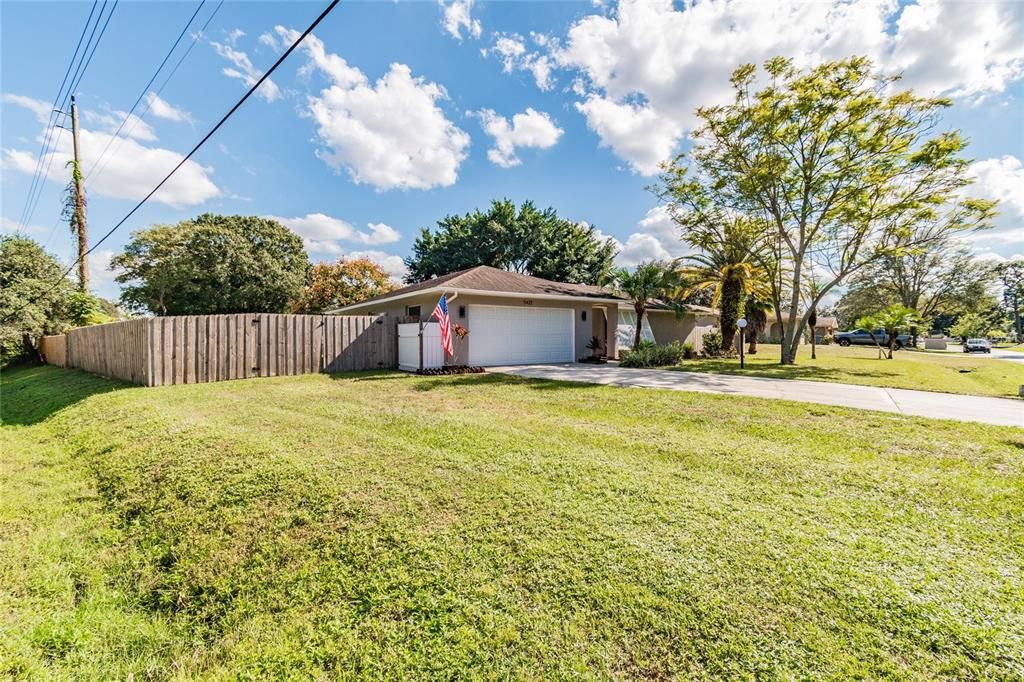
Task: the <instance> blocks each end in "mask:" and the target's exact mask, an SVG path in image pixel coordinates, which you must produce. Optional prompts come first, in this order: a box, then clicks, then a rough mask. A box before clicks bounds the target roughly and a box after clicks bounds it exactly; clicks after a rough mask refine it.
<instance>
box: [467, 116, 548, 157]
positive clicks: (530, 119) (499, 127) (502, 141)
mask: <svg viewBox="0 0 1024 682" xmlns="http://www.w3.org/2000/svg"><path fill="white" fill-rule="evenodd" d="M476 115H477V116H479V117H480V124H481V125H482V126H483V129H484V132H486V133H487V134H488V135H490V136H491V137H492V138H494V147H492V148H491V149H489V150H487V158H488V159H490V160H491V163H493V164H496V165H498V166H501V167H502V168H511V167H513V166H518V165H519V164H520V163H522V161H520V160H519V157H517V156H516V148H517V147H535V148H537V149H548V148H550V147H553V146H554V145H555V144H556V143H557V142H558V138H560V137H561V136H562V133H563V132H564V131H563V130H562V129H561V128H559V127H558V126H557V125H555V122H554V121H552V120H551V117H550V116H548V115H547V114H546V113H544V112H542V111H536V110H534V109H532V108H529V107H527V109H526V111H524V112H523V113H521V114H516V115H514V116H513V117H512V122H511V123H509V120H508V119H507V118H505V117H504V116H499V115H498V114H496V113H495V112H494V111H493V110H492V109H481V110H480V111H479V112H477V114H476Z"/></svg>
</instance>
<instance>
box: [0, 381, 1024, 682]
mask: <svg viewBox="0 0 1024 682" xmlns="http://www.w3.org/2000/svg"><path fill="white" fill-rule="evenodd" d="M2 381H3V383H2V386H0V390H2V400H3V405H2V407H3V422H4V425H3V428H2V430H0V437H2V439H3V440H2V442H0V446H2V449H0V452H2V455H0V457H2V467H0V490H2V491H3V495H2V496H0V677H5V676H7V677H13V678H38V677H55V678H80V679H126V678H129V677H134V679H135V680H141V679H195V678H221V677H228V678H238V677H249V678H282V677H291V678H293V679H308V678H310V677H324V678H331V679H335V678H340V679H346V678H353V677H366V678H390V679H424V678H434V677H440V678H445V679H460V678H461V679H465V678H487V679H515V678H518V679H578V678H581V677H582V678H630V679H636V678H652V679H664V678H681V679H700V678H704V679H711V678H714V679H721V678H744V679H751V678H767V679H777V678H783V679H795V678H800V679H823V678H832V679H842V680H846V679H851V678H880V677H888V678H892V679H922V680H923V679H936V678H945V679H951V678H958V679H999V678H1002V679H1020V678H1021V676H1022V675H1024V659H1022V652H1024V574H1022V570H1024V430H1019V429H1010V428H999V427H990V426H982V425H976V424H965V423H955V422H944V421H929V420H925V419H917V418H908V417H901V416H896V415H890V414H882V413H872V412H859V411H854V410H847V409H840V408H830V407H817V406H815V407H809V406H807V405H802V404H796V403H783V402H776V401H765V400H756V399H744V398H737V397H734V396H715V395H702V394H697V393H681V392H668V391H654V390H640V389H620V388H612V387H599V386H576V385H571V384H564V383H557V382H547V381H528V380H523V379H517V378H512V377H503V376H494V375H476V376H461V377H450V378H432V377H423V378H415V377H410V376H404V375H399V374H391V373H381V374H367V375H362V376H353V377H341V378H330V377H328V376H326V375H310V376H302V377H287V378H277V379H254V380H248V381H235V382H225V383H218V384H206V385H199V386H174V387H163V388H153V389H145V388H129V387H124V386H123V385H119V384H116V383H114V382H111V381H108V380H105V379H101V378H98V377H94V376H90V375H87V374H83V373H80V372H76V371H64V370H59V369H54V368H34V369H21V370H13V371H8V372H6V373H5V374H4V376H3V377H2Z"/></svg>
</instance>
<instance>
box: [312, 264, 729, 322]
mask: <svg viewBox="0 0 1024 682" xmlns="http://www.w3.org/2000/svg"><path fill="white" fill-rule="evenodd" d="M432 289H464V290H468V291H483V292H498V293H514V294H525V295H528V296H541V295H543V296H567V297H572V298H593V299H605V300H607V299H612V300H615V301H621V302H623V303H628V299H627V298H626V297H624V296H622V295H621V294H617V293H615V291H613V290H612V289H608V288H605V287H599V286H594V285H591V284H569V283H566V282H553V281H551V280H549V279H542V278H540V277H534V276H532V275H523V274H521V273H518V272H509V271H508V270H501V269H499V268H492V267H491V266H489V265H478V266H476V267H475V268H469V269H467V270H459V271H458V272H450V273H448V274H447V275H441V276H440V277H434V278H433V279H428V280H424V281H422V282H416V283H415V284H410V285H409V286H406V287H402V288H401V289H396V290H395V291H392V292H390V293H387V294H381V295H379V296H373V297H372V298H368V299H366V300H364V301H359V302H358V303H352V304H350V305H347V306H343V307H342V308H338V309H337V310H329V311H327V312H328V313H333V312H337V311H339V310H345V309H347V308H351V307H355V306H360V307H361V306H363V305H365V304H367V303H374V302H378V301H386V300H389V299H392V298H396V297H399V296H406V295H408V294H413V293H416V292H417V291H430V290H432ZM651 307H652V308H655V309H657V308H667V306H665V305H664V304H661V303H653V302H652V304H651ZM689 308H690V310H691V311H693V312H713V313H714V312H717V311H714V310H712V309H711V308H704V307H703V306H689Z"/></svg>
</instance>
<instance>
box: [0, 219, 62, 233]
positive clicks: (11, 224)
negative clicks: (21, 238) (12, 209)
mask: <svg viewBox="0 0 1024 682" xmlns="http://www.w3.org/2000/svg"><path fill="white" fill-rule="evenodd" d="M20 227H21V223H19V222H18V221H17V220H12V219H11V218H8V217H6V216H0V233H3V234H15V233H17V232H23V233H25V234H34V235H39V236H42V235H44V234H47V233H49V232H50V228H47V227H43V226H42V225H31V224H30V225H26V226H25V227H24V228H23V229H20V230H19V229H18V228H20Z"/></svg>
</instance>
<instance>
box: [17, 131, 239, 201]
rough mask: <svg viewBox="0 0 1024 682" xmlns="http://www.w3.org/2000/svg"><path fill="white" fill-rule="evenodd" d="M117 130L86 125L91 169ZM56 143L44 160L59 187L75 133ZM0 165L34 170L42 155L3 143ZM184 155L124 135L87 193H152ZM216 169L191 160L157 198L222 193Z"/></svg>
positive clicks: (84, 150)
mask: <svg viewBox="0 0 1024 682" xmlns="http://www.w3.org/2000/svg"><path fill="white" fill-rule="evenodd" d="M112 138H113V135H112V134H111V133H108V132H102V131H94V130H90V129H88V128H82V129H81V131H80V135H79V141H80V150H81V157H82V165H83V167H84V168H85V170H86V172H87V173H88V172H89V171H91V170H92V169H93V167H94V166H95V164H96V160H97V159H98V158H99V156H100V154H101V153H102V152H103V150H104V149H105V148H106V147H107V145H108V143H110V142H111V140H112ZM55 144H56V148H55V151H54V152H52V153H51V155H50V156H52V157H53V158H52V161H51V159H50V156H47V157H46V158H44V159H43V164H42V167H43V168H44V169H45V168H49V173H48V175H47V178H48V179H50V180H52V181H54V182H56V183H57V184H58V185H60V186H62V187H63V186H64V185H66V184H67V182H68V180H69V177H70V176H69V171H68V170H67V164H68V162H69V161H70V160H71V158H72V144H71V136H70V135H59V136H57V137H56V138H55ZM2 153H3V157H2V159H0V166H2V167H3V168H4V169H10V170H15V171H18V172H22V173H26V174H28V175H32V174H34V173H35V171H36V165H37V158H36V156H35V155H34V154H33V153H31V152H27V151H23V150H18V149H10V148H4V149H3V150H2ZM181 158H182V155H181V154H179V153H178V152H176V151H173V150H170V149H162V148H159V147H147V146H145V145H143V144H140V143H139V142H138V141H137V140H135V139H131V138H120V141H119V142H117V143H116V144H112V145H110V149H109V151H108V153H107V156H106V157H105V158H104V160H103V164H104V169H103V172H102V173H99V174H97V175H93V176H92V177H91V178H89V179H88V181H87V183H86V190H87V192H96V193H97V194H99V195H101V196H106V197H113V198H117V199H133V200H138V199H141V198H142V197H144V196H145V195H146V194H148V193H149V191H150V190H152V189H153V187H155V186H156V184H157V183H158V182H160V180H162V179H163V177H164V176H165V175H166V174H167V173H168V171H170V170H171V169H172V168H174V166H176V165H177V164H178V162H179V161H181ZM212 173H213V169H212V168H209V167H205V166H201V165H199V164H198V163H196V162H195V161H191V160H190V161H186V162H185V164H184V165H183V166H182V167H181V168H180V169H178V172H177V173H175V174H174V175H173V176H172V177H171V179H170V180H168V181H167V184H165V185H164V186H163V187H162V188H160V191H159V192H157V193H156V194H155V195H153V200H154V201H158V202H160V203H164V204H167V205H169V206H174V207H183V206H193V205H196V204H201V203H203V202H204V201H206V200H208V199H212V198H214V197H216V196H219V195H220V194H221V191H220V189H219V188H218V187H217V185H215V184H214V182H213V180H212V179H211V178H210V175H211V174H212Z"/></svg>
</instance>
